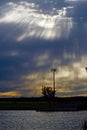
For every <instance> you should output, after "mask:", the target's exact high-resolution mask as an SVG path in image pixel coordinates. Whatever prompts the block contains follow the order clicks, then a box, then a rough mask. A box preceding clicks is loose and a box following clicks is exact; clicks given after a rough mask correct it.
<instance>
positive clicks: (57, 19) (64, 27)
mask: <svg viewBox="0 0 87 130" xmlns="http://www.w3.org/2000/svg"><path fill="white" fill-rule="evenodd" d="M86 7H87V2H68V1H65V0H59V1H58V0H54V1H53V0H49V1H47V0H44V1H41V0H26V1H21V0H14V1H10V0H8V1H5V0H4V1H0V86H1V89H0V91H9V90H12V91H13V90H17V91H21V93H22V94H23V95H28V94H30V93H33V91H34V90H33V88H35V86H36V85H38V84H37V82H36V80H35V83H36V84H34V81H33V80H32V78H31V79H30V77H31V76H30V75H32V74H36V73H37V74H36V77H37V81H38V79H39V78H40V79H41V76H42V77H43V75H41V74H40V73H43V74H44V73H45V72H46V71H47V70H49V68H51V67H53V66H58V67H59V68H58V69H60V67H65V66H67V67H68V69H69V70H72V68H73V67H72V66H73V64H74V62H79V61H80V60H81V57H82V56H83V55H86V54H87V52H86V50H87V45H86V42H87V36H86V34H87V25H86V23H87V16H86V12H87V11H86V10H87V8H86ZM60 32H61V33H60ZM53 35H54V37H53V39H52V36H53ZM57 36H58V37H57ZM70 66H71V67H70ZM38 73H39V75H40V76H38ZM75 74H76V73H75ZM28 75H29V79H26V78H24V77H27V78H28ZM32 81H33V83H32ZM2 82H4V83H2ZM9 82H10V83H9ZM25 82H26V83H25ZM32 84H34V85H32ZM81 87H82V86H81ZM81 87H80V88H81ZM27 90H28V91H27ZM35 90H36V91H37V88H35ZM75 90H76V91H75ZM75 92H76V93H77V94H78V93H80V92H81V91H79V87H78V88H76V89H74V91H73V92H72V93H71V94H72V95H73V93H74V94H75ZM34 93H35V92H34ZM36 95H38V94H37V92H36Z"/></svg>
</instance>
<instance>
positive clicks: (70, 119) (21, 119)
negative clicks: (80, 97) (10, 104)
mask: <svg viewBox="0 0 87 130" xmlns="http://www.w3.org/2000/svg"><path fill="white" fill-rule="evenodd" d="M84 120H87V111H77V112H75V111H74V112H36V111H0V130H83V128H82V124H83V122H84Z"/></svg>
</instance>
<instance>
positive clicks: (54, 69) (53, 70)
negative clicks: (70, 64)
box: [51, 68, 57, 95]
mask: <svg viewBox="0 0 87 130" xmlns="http://www.w3.org/2000/svg"><path fill="white" fill-rule="evenodd" d="M51 71H52V72H53V90H54V95H55V72H56V71H57V69H56V68H53V69H51Z"/></svg>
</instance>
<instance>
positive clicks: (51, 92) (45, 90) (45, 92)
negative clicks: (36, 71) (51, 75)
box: [42, 86, 55, 97]
mask: <svg viewBox="0 0 87 130" xmlns="http://www.w3.org/2000/svg"><path fill="white" fill-rule="evenodd" d="M42 94H43V95H44V97H54V96H55V91H54V90H52V87H46V86H42Z"/></svg>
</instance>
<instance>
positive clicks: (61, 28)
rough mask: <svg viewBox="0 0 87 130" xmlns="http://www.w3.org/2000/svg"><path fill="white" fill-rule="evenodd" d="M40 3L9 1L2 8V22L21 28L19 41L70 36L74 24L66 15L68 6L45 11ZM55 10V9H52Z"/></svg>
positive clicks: (0, 19) (0, 21)
mask: <svg viewBox="0 0 87 130" xmlns="http://www.w3.org/2000/svg"><path fill="white" fill-rule="evenodd" d="M38 6H39V5H36V4H35V3H28V2H24V1H22V2H18V3H14V2H9V3H8V4H7V5H4V7H2V9H1V14H2V17H1V18H0V23H8V24H9V23H11V24H15V26H17V27H18V28H20V30H21V34H20V35H19V36H18V37H17V41H22V40H24V39H25V38H29V37H31V38H32V37H37V38H43V39H50V40H51V39H55V38H56V39H58V38H60V37H66V38H67V37H68V35H69V33H70V30H71V28H72V26H73V24H72V18H69V17H66V13H67V8H66V7H63V8H61V9H57V10H56V13H54V12H53V13H52V14H50V13H47V14H46V13H44V11H43V10H42V11H41V10H40V9H39V8H38ZM52 11H54V10H52Z"/></svg>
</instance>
